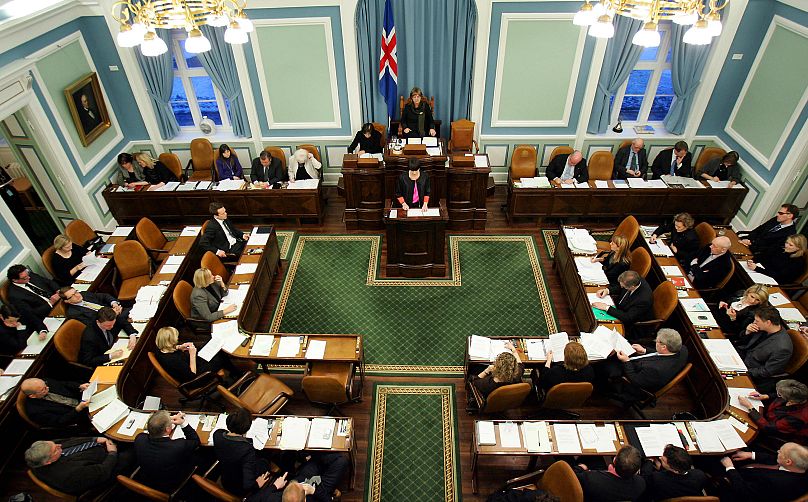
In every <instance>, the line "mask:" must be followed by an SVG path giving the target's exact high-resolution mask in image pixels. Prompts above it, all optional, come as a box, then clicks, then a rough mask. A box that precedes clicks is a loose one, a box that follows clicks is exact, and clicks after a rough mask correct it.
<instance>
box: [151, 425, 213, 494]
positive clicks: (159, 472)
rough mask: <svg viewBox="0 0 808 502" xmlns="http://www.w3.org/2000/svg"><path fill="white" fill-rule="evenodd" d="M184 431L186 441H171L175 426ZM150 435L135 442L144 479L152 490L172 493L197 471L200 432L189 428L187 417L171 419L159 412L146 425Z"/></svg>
mask: <svg viewBox="0 0 808 502" xmlns="http://www.w3.org/2000/svg"><path fill="white" fill-rule="evenodd" d="M178 425H179V426H180V427H182V433H183V434H184V435H185V439H173V440H172V439H171V434H172V433H173V432H174V427H175V426H178ZM146 430H147V431H148V434H147V433H145V432H142V433H140V434H138V436H137V437H136V438H135V455H136V456H137V463H138V465H139V466H140V470H141V472H140V475H142V476H143V478H142V479H145V480H148V481H147V484H148V486H150V487H151V488H154V489H156V490H160V491H163V492H169V493H170V492H172V491H174V490H175V489H176V488H177V485H178V484H179V482H180V481H182V480H184V479H186V478H187V477H188V474H190V472H191V471H192V470H193V469H194V466H195V465H196V461H195V459H194V451H195V450H196V448H197V447H198V446H199V436H198V435H197V434H196V430H195V429H194V428H193V427H191V426H190V425H188V421H187V420H186V419H185V413H182V412H179V413H177V414H175V415H169V414H168V412H167V411H165V410H161V411H157V412H155V413H154V414H152V416H151V417H149V421H148V422H146Z"/></svg>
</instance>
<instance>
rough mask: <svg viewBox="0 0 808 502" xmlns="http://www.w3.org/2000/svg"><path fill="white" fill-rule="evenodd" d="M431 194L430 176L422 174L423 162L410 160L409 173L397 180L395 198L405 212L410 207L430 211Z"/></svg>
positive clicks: (403, 174)
mask: <svg viewBox="0 0 808 502" xmlns="http://www.w3.org/2000/svg"><path fill="white" fill-rule="evenodd" d="M431 192H432V186H431V184H430V182H429V175H428V174H426V173H422V172H421V162H420V161H419V160H418V159H410V160H409V162H408V165H407V172H406V173H401V175H400V176H399V177H398V180H396V193H395V195H394V196H393V198H395V200H396V201H397V202H398V204H399V205H400V206H401V207H402V208H404V210H405V211H407V210H409V209H410V207H416V208H417V207H420V208H421V209H423V210H424V211H426V210H427V209H429V194H430V193H431Z"/></svg>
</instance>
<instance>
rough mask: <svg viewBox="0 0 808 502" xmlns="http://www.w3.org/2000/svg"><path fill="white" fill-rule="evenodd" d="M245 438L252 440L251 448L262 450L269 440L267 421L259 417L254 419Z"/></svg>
mask: <svg viewBox="0 0 808 502" xmlns="http://www.w3.org/2000/svg"><path fill="white" fill-rule="evenodd" d="M245 436H246V437H247V438H249V439H252V442H253V448H255V449H256V450H263V449H264V446H266V444H267V441H268V440H269V420H267V419H266V418H261V417H258V418H256V419H254V420H253V422H252V424H251V425H250V430H248V431H247V434H245Z"/></svg>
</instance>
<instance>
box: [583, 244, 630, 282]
mask: <svg viewBox="0 0 808 502" xmlns="http://www.w3.org/2000/svg"><path fill="white" fill-rule="evenodd" d="M590 260H591V261H592V262H593V263H594V262H601V263H602V264H603V273H604V274H606V278H607V279H609V294H612V295H615V294H617V292H618V291H620V283H619V282H618V281H617V278H618V277H620V274H622V273H623V272H625V271H626V270H628V267H630V266H631V253H630V252H629V250H628V239H626V238H625V237H623V236H622V235H615V236H614V237H612V240H611V241H610V242H609V251H608V252H606V251H601V252H600V253H598V254H597V256H593V257H592V258H590Z"/></svg>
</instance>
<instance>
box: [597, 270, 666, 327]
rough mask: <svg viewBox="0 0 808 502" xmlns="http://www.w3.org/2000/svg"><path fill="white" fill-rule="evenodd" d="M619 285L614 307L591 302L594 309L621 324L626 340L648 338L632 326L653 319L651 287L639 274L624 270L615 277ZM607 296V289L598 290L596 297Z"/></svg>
mask: <svg viewBox="0 0 808 502" xmlns="http://www.w3.org/2000/svg"><path fill="white" fill-rule="evenodd" d="M617 282H618V283H619V284H620V291H619V292H618V293H617V296H615V297H614V298H615V302H614V306H613V307H611V306H609V305H607V304H606V303H604V302H593V303H592V306H593V307H595V308H596V309H600V310H605V311H606V313H607V314H609V315H610V316H612V317H615V318H617V319H619V320H620V322H622V323H623V326H625V328H626V338H628V339H629V340H636V339H638V338H643V337H645V336H648V338H650V333H648V334H646V333H645V332H641V331H639V330H635V329H633V324H634V323H635V322H640V321H650V320H651V319H653V318H654V294H653V291H652V290H651V286H650V285H649V284H648V282H646V281H645V279H643V278H642V276H641V275H640V274H638V273H637V272H635V271H633V270H626V271H625V272H623V273H622V274H620V275H619V276H618V277H617ZM608 294H609V289H608V288H604V289H601V290H599V291H598V292H597V293H596V295H597V297H598V298H604V297H605V296H606V295H608Z"/></svg>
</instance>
